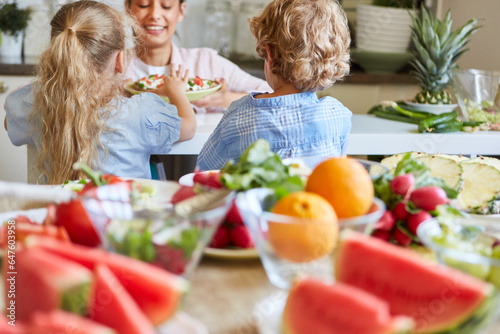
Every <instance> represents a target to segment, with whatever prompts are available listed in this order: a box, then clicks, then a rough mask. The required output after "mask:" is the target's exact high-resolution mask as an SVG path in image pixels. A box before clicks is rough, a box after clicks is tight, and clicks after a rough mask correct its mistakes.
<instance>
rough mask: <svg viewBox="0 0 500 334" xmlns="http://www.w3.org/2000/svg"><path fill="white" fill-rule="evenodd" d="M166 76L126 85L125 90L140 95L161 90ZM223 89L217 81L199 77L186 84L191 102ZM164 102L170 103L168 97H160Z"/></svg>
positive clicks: (154, 75)
mask: <svg viewBox="0 0 500 334" xmlns="http://www.w3.org/2000/svg"><path fill="white" fill-rule="evenodd" d="M164 79H165V75H164V74H162V75H158V74H152V75H150V76H149V77H143V78H141V79H139V80H136V81H132V82H128V83H126V84H125V85H124V86H123V88H124V89H125V90H126V91H127V92H129V93H130V94H134V95H135V94H140V93H144V92H147V91H152V90H155V89H158V88H160V87H161V86H162V85H163V82H164ZM220 88H221V84H220V83H218V82H216V81H215V80H209V79H202V78H200V77H199V76H196V77H194V78H190V79H188V82H187V84H186V96H187V98H188V100H189V101H196V100H199V99H201V98H204V97H205V96H208V95H210V94H213V93H215V92H216V91H218V90H219V89H220ZM160 96H161V98H162V99H163V100H165V101H166V102H169V99H168V97H166V96H162V95H160Z"/></svg>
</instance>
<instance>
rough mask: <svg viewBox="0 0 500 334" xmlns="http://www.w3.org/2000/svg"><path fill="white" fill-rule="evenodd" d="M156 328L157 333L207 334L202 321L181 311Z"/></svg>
mask: <svg viewBox="0 0 500 334" xmlns="http://www.w3.org/2000/svg"><path fill="white" fill-rule="evenodd" d="M157 329H158V333H159V334H208V329H207V328H206V327H205V325H204V324H203V323H201V322H200V321H199V320H197V319H195V318H193V317H191V316H190V315H188V314H186V313H184V312H182V311H178V312H177V313H176V314H175V315H174V316H173V317H172V319H170V320H169V321H167V322H166V323H165V324H163V325H161V326H159V327H158V328H157Z"/></svg>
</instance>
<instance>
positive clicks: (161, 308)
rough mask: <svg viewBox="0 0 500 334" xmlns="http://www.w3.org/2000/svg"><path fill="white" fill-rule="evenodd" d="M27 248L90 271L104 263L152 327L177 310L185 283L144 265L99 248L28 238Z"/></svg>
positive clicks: (186, 283)
mask: <svg viewBox="0 0 500 334" xmlns="http://www.w3.org/2000/svg"><path fill="white" fill-rule="evenodd" d="M26 245H27V246H28V247H34V248H37V249H43V250H46V251H47V252H51V253H53V254H57V255H59V256H62V257H64V258H66V259H69V260H72V261H75V262H77V263H80V264H82V265H83V266H85V267H87V268H89V269H92V270H93V269H94V268H95V266H96V265H97V264H99V263H102V264H105V265H107V266H108V267H109V269H111V271H112V272H113V273H114V274H115V275H116V277H117V278H118V280H119V281H120V283H121V284H122V285H123V286H124V287H125V289H126V290H127V292H128V293H129V294H130V295H131V296H132V298H133V299H134V300H135V302H136V303H137V304H138V305H139V307H140V308H141V310H142V311H143V312H144V313H145V314H146V316H147V317H148V318H149V319H150V320H151V322H152V323H153V324H155V325H158V324H161V323H163V322H165V321H166V320H167V319H169V318H170V317H171V316H172V315H173V314H174V313H175V312H176V310H177V308H178V307H179V304H180V302H181V300H182V299H183V296H184V294H185V293H186V292H187V291H188V290H189V282H188V281H186V280H185V279H184V278H182V277H180V276H176V275H174V274H171V273H169V272H168V271H166V270H163V269H160V268H158V267H155V266H153V265H150V264H148V263H146V262H143V261H139V260H136V259H133V258H130V257H126V256H123V255H120V254H116V253H110V252H106V251H104V250H102V249H97V248H90V247H85V246H81V245H75V244H64V243H62V242H60V241H57V240H54V239H51V238H46V237H38V236H37V237H30V238H28V239H27V240H26Z"/></svg>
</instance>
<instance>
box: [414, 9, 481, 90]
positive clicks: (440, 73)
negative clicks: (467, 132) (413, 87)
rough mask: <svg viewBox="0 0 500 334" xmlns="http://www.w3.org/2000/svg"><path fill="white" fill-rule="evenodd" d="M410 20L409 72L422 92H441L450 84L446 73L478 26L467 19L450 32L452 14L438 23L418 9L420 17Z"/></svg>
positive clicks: (423, 10)
mask: <svg viewBox="0 0 500 334" xmlns="http://www.w3.org/2000/svg"><path fill="white" fill-rule="evenodd" d="M411 20H412V27H411V30H412V41H413V45H414V47H415V48H414V50H412V54H413V59H412V60H411V61H410V65H411V66H412V67H413V69H414V71H412V72H410V74H411V75H413V76H414V77H415V78H416V79H417V80H418V81H419V83H420V86H421V88H422V90H423V91H431V92H440V91H442V90H444V89H445V88H446V86H447V85H448V84H449V82H450V77H449V70H450V69H451V68H453V67H454V66H455V63H456V61H457V60H458V58H459V57H460V56H461V55H463V54H464V53H465V52H466V51H467V49H464V48H465V46H466V45H467V44H468V43H469V41H470V38H471V36H472V34H473V33H475V32H476V31H477V30H478V29H479V28H480V26H478V24H477V23H478V22H477V20H476V19H471V20H469V21H468V22H467V23H466V24H465V25H463V26H461V27H460V28H458V29H456V30H454V31H452V30H451V25H452V19H451V12H450V11H449V10H448V12H447V13H446V14H445V16H444V18H443V20H442V21H441V20H439V19H437V18H435V17H434V16H433V14H432V13H430V12H428V11H427V10H426V9H425V7H424V6H422V7H421V13H420V15H415V16H413V15H412V16H411Z"/></svg>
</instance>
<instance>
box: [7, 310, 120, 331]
mask: <svg viewBox="0 0 500 334" xmlns="http://www.w3.org/2000/svg"><path fill="white" fill-rule="evenodd" d="M27 328H28V330H26V331H25V332H23V333H25V334H40V333H47V334H49V333H50V334H114V333H116V332H115V331H114V330H113V329H111V328H109V327H106V326H104V325H102V324H99V323H97V322H95V321H93V320H90V319H88V318H84V317H81V316H79V315H76V314H74V313H69V312H65V311H61V310H54V311H51V312H47V313H46V312H35V313H34V314H33V315H32V317H31V320H30V322H29V323H28V324H27ZM1 333H3V332H1Z"/></svg>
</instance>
